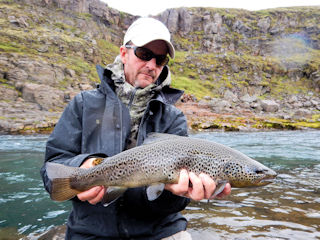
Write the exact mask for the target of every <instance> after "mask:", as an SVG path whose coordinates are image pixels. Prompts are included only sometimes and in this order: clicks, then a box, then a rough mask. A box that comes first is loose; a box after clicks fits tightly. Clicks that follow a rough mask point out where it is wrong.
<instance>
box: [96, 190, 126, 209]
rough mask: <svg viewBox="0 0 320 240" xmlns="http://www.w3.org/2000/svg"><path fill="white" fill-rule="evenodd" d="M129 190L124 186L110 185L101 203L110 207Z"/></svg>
mask: <svg viewBox="0 0 320 240" xmlns="http://www.w3.org/2000/svg"><path fill="white" fill-rule="evenodd" d="M126 190H127V188H124V187H108V188H107V190H106V192H105V193H104V196H103V198H102V200H101V203H102V204H103V206H104V207H108V206H109V205H110V204H111V203H113V202H115V201H116V200H117V199H118V198H119V197H121V196H122V194H123V193H124V192H125V191H126Z"/></svg>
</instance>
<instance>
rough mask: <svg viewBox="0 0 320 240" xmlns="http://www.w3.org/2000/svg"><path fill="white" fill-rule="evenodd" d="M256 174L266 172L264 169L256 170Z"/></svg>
mask: <svg viewBox="0 0 320 240" xmlns="http://www.w3.org/2000/svg"><path fill="white" fill-rule="evenodd" d="M255 172H256V174H264V170H256V171H255Z"/></svg>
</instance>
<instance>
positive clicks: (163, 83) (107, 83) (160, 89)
mask: <svg viewBox="0 0 320 240" xmlns="http://www.w3.org/2000/svg"><path fill="white" fill-rule="evenodd" d="M96 69H97V72H98V75H99V78H100V81H101V85H100V86H98V88H99V89H100V91H102V92H104V93H108V92H109V93H111V92H113V94H114V95H115V82H114V79H116V80H117V81H125V77H124V71H123V64H122V62H121V58H120V56H117V57H116V59H115V61H114V62H113V63H112V64H109V65H107V67H106V68H103V67H102V66H100V65H97V66H96ZM170 84H171V73H170V70H169V67H168V66H165V67H164V68H163V70H162V72H161V74H160V76H159V78H158V80H157V81H156V84H155V86H154V87H153V88H152V90H153V91H155V92H156V93H157V94H155V99H157V100H159V101H162V102H164V103H167V104H174V103H176V102H177V101H178V100H179V98H180V97H181V96H182V94H183V91H182V90H179V89H175V88H171V87H170ZM110 91H111V92H110ZM115 96H116V95H115Z"/></svg>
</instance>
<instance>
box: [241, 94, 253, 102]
mask: <svg viewBox="0 0 320 240" xmlns="http://www.w3.org/2000/svg"><path fill="white" fill-rule="evenodd" d="M240 100H241V101H243V102H248V103H252V102H256V101H257V96H255V95H253V96H250V95H249V94H246V95H244V96H242V97H241V98H240Z"/></svg>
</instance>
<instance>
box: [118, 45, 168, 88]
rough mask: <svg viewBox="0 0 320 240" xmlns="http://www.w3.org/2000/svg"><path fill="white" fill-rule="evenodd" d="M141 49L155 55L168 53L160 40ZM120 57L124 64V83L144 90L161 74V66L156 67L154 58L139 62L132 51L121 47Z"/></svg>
mask: <svg viewBox="0 0 320 240" xmlns="http://www.w3.org/2000/svg"><path fill="white" fill-rule="evenodd" d="M143 47H144V48H147V49H149V50H151V51H152V52H153V53H154V54H156V55H166V54H167V52H168V48H167V44H166V43H165V41H162V40H155V41H153V42H150V43H148V44H146V45H144V46H143ZM120 56H121V59H122V63H123V64H124V74H125V77H126V81H127V82H128V83H130V84H131V85H132V86H134V87H141V88H145V87H146V86H148V85H150V84H151V83H154V82H155V81H156V80H157V79H158V77H159V75H160V73H161V72H162V69H163V66H158V65H157V64H156V59H155V58H152V59H151V60H150V61H144V60H141V59H140V58H138V57H137V56H136V55H135V54H134V49H131V48H126V47H124V46H121V47H120Z"/></svg>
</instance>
